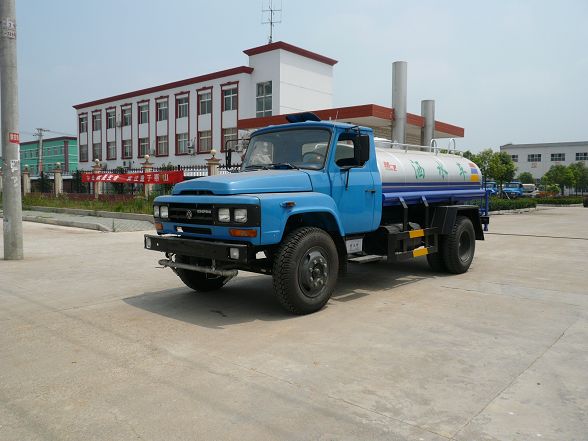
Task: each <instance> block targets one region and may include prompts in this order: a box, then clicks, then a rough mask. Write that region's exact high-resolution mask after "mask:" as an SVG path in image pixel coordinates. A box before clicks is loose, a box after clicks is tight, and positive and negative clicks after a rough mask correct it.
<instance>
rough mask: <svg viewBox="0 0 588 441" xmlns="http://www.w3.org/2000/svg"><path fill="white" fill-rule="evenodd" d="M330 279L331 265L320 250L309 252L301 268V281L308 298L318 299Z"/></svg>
mask: <svg viewBox="0 0 588 441" xmlns="http://www.w3.org/2000/svg"><path fill="white" fill-rule="evenodd" d="M328 278H329V264H328V262H327V259H326V258H325V256H324V255H323V254H322V253H321V252H320V251H319V250H316V249H315V250H309V251H308V252H307V253H306V254H305V255H304V257H303V258H302V261H301V262H300V267H299V281H300V287H301V288H302V291H303V292H304V294H305V295H306V296H307V297H316V296H318V295H319V294H320V292H321V291H322V290H323V289H324V287H325V286H326V284H327V280H328Z"/></svg>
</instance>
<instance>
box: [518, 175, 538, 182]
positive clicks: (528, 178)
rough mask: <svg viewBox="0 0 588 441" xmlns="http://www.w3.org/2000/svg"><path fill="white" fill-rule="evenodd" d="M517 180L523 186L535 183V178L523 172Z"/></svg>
mask: <svg viewBox="0 0 588 441" xmlns="http://www.w3.org/2000/svg"><path fill="white" fill-rule="evenodd" d="M518 179H519V181H521V183H523V184H534V183H535V178H534V177H533V175H532V174H531V173H529V172H523V173H521V174H520V175H519V178H518Z"/></svg>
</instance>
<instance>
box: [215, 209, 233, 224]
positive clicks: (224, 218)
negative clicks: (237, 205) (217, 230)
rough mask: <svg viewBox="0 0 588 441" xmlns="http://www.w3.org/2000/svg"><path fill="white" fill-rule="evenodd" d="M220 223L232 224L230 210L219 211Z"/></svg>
mask: <svg viewBox="0 0 588 441" xmlns="http://www.w3.org/2000/svg"><path fill="white" fill-rule="evenodd" d="M218 221H219V222H231V210H229V209H228V208H219V209H218Z"/></svg>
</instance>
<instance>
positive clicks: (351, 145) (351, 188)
mask: <svg viewBox="0 0 588 441" xmlns="http://www.w3.org/2000/svg"><path fill="white" fill-rule="evenodd" d="M358 144H359V137H358V136H357V133H356V132H353V133H349V132H341V133H340V134H339V136H338V139H337V141H336V142H334V143H333V149H334V150H335V151H334V152H331V154H330V155H329V156H330V160H329V164H328V167H329V168H328V172H329V179H330V181H331V197H332V198H333V199H334V201H335V203H336V204H337V207H338V210H339V215H340V220H341V223H342V224H343V227H344V228H345V234H346V235H348V234H354V233H363V232H367V231H372V230H373V220H374V207H375V203H376V195H377V191H376V188H375V183H374V179H373V174H372V172H371V170H370V167H369V161H366V162H365V163H363V164H358V163H357V159H356V158H357V154H356V151H355V150H356V149H357V148H358Z"/></svg>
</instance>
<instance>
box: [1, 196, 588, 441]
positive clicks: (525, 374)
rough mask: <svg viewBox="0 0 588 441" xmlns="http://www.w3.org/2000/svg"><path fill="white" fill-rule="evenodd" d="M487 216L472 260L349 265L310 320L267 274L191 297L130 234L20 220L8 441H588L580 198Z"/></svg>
mask: <svg viewBox="0 0 588 441" xmlns="http://www.w3.org/2000/svg"><path fill="white" fill-rule="evenodd" d="M492 222H493V224H492V234H489V235H488V236H487V240H486V241H484V242H478V248H477V256H476V259H475V261H474V265H473V266H472V268H471V270H470V271H469V272H468V273H466V274H463V275H460V276H443V275H435V274H433V273H431V272H429V271H428V269H427V268H426V264H425V263H424V262H423V261H422V260H421V261H419V262H414V263H412V264H405V265H402V266H396V267H390V266H387V265H385V264H372V265H364V266H353V267H351V271H350V274H349V276H348V277H346V278H345V279H344V280H342V281H341V282H340V283H339V285H338V288H337V292H336V295H335V296H334V298H333V299H332V300H331V301H330V302H329V304H328V306H327V307H326V308H325V309H324V310H323V311H320V312H319V313H316V314H313V315H310V316H305V317H292V316H289V315H287V314H285V313H284V312H283V311H282V310H281V309H280V307H279V306H278V305H277V303H276V302H275V301H274V299H273V298H272V295H271V282H270V279H269V278H268V277H265V276H258V275H252V274H244V275H240V276H239V277H238V278H236V279H234V280H233V281H231V282H230V283H229V285H228V286H226V287H225V288H224V289H223V290H221V291H218V292H215V293H209V294H204V295H202V294H200V295H199V294H194V293H192V292H190V291H189V290H188V289H186V288H185V287H183V286H182V285H181V282H179V279H177V278H176V277H175V276H174V275H173V274H172V272H171V271H169V270H163V269H156V268H155V265H156V260H157V257H158V256H157V254H156V253H153V252H149V251H145V250H143V249H142V240H141V236H142V235H141V233H134V232H131V233H119V234H101V233H99V232H94V231H89V230H80V229H73V228H63V227H56V226H49V225H42V224H33V223H28V222H27V223H25V224H24V230H25V234H26V238H25V253H26V260H25V261H21V262H9V261H0V280H1V284H0V329H1V330H2V332H1V333H0V439H2V440H41V439H51V440H53V439H59V440H80V439H83V440H136V439H143V440H195V439H198V440H209V439H210V440H220V439H222V440H225V439H228V440H275V439H280V440H306V439H308V440H334V439H337V440H338V439H348V440H357V439H361V440H376V439H379V440H411V441H413V440H448V439H450V440H459V441H470V440H477V441H480V440H557V441H561V440H565V441H573V440H576V441H581V440H582V441H584V440H586V439H587V434H588V414H587V413H588V369H586V366H588V323H587V307H588V288H587V283H586V280H587V279H586V268H587V266H586V261H587V256H588V231H587V228H586V225H588V209H584V208H581V207H578V208H556V209H549V210H540V211H537V212H533V213H528V214H521V215H516V216H495V217H493V219H492ZM0 251H1V247H0Z"/></svg>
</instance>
